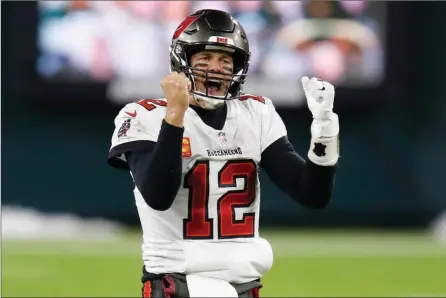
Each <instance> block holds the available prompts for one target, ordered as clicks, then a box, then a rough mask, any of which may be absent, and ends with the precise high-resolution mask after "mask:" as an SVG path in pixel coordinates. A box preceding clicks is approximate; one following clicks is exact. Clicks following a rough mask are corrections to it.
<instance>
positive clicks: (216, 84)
mask: <svg viewBox="0 0 446 298" xmlns="http://www.w3.org/2000/svg"><path fill="white" fill-rule="evenodd" d="M204 86H205V87H206V89H207V90H208V93H211V92H212V93H214V92H217V91H220V90H221V87H222V86H223V82H222V81H220V80H218V79H208V80H207V81H206V82H205V84H204Z"/></svg>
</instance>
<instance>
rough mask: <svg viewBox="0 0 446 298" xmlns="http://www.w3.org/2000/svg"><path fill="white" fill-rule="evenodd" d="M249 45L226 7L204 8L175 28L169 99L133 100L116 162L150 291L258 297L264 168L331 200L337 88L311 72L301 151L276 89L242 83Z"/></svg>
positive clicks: (122, 116)
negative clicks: (265, 91) (136, 224)
mask: <svg viewBox="0 0 446 298" xmlns="http://www.w3.org/2000/svg"><path fill="white" fill-rule="evenodd" d="M249 61H250V51H249V43H248V38H247V36H246V34H245V31H244V30H243V28H242V26H241V25H240V24H239V23H238V22H237V21H236V20H235V19H234V18H233V17H231V15H229V14H228V13H226V12H223V11H219V10H200V11H198V12H196V13H194V14H193V15H190V16H189V17H187V18H186V19H185V20H184V21H183V22H182V23H181V24H180V25H179V27H178V28H177V30H176V31H175V33H174V35H173V38H172V44H171V47H170V68H171V72H170V74H169V75H167V76H166V77H165V79H164V80H163V81H162V82H161V87H162V89H163V91H164V94H165V98H164V99H144V100H140V101H138V102H135V103H130V104H127V105H126V106H125V107H124V108H123V109H122V110H121V111H120V112H119V114H118V115H117V117H116V119H115V125H116V129H115V132H114V133H113V137H112V146H111V149H110V152H109V163H110V165H112V166H115V167H122V168H125V169H128V170H130V173H131V176H132V177H133V180H134V183H135V188H134V191H133V192H134V195H135V200H136V206H137V209H138V213H139V217H140V220H141V225H142V229H143V244H142V258H143V262H144V267H143V277H142V282H143V287H142V294H143V297H258V292H259V289H260V288H261V284H260V278H261V277H262V275H263V274H264V273H265V272H267V271H268V270H269V269H270V268H271V265H272V262H273V254H272V249H271V246H270V244H269V243H268V242H267V241H266V240H265V239H263V238H261V237H260V236H259V232H258V225H259V205H260V185H259V178H258V172H259V169H260V168H263V169H264V170H265V171H266V172H267V174H268V175H269V177H270V178H271V180H272V181H273V182H274V183H275V184H276V185H277V186H278V187H280V189H281V190H282V191H284V192H285V193H286V194H287V195H288V196H289V197H291V198H292V199H294V200H296V201H297V202H298V203H300V204H302V205H303V206H305V207H308V208H312V209H316V208H323V207H325V206H326V205H327V203H328V202H329V200H330V197H331V195H332V189H333V182H334V177H335V171H336V165H337V162H338V158H339V152H338V134H339V123H338V117H337V115H336V114H335V113H334V112H333V100H334V87H333V86H332V85H331V84H329V83H327V82H323V81H321V80H319V79H317V78H312V79H310V78H308V77H304V78H302V84H303V89H304V91H305V95H306V98H307V102H308V107H309V109H310V111H311V112H312V114H313V122H312V125H311V136H312V138H311V144H310V148H309V151H308V159H303V158H301V157H300V156H299V155H298V154H297V153H296V151H295V150H294V149H293V146H292V145H291V144H290V142H289V141H288V138H287V131H286V128H285V125H284V123H283V122H282V120H281V118H280V116H279V115H278V114H277V112H276V110H275V108H274V106H273V103H272V101H271V100H270V99H268V98H266V97H262V96H257V95H250V94H244V93H242V92H241V88H242V85H243V83H244V82H245V79H246V75H247V73H248V68H249Z"/></svg>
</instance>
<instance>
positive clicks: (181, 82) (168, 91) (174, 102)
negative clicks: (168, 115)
mask: <svg viewBox="0 0 446 298" xmlns="http://www.w3.org/2000/svg"><path fill="white" fill-rule="evenodd" d="M189 86H190V81H189V79H188V78H186V76H185V75H184V73H178V72H172V73H170V74H169V75H168V76H167V77H165V78H164V80H162V81H161V88H162V89H163V91H164V95H165V96H166V100H167V106H168V107H171V108H175V109H176V110H178V111H182V112H184V111H186V110H187V108H188V107H189Z"/></svg>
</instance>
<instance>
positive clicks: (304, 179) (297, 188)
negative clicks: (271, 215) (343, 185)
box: [261, 136, 337, 209]
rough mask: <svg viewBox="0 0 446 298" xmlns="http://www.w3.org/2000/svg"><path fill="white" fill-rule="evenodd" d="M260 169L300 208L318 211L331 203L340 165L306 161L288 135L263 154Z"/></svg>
mask: <svg viewBox="0 0 446 298" xmlns="http://www.w3.org/2000/svg"><path fill="white" fill-rule="evenodd" d="M261 166H262V168H263V169H264V170H265V172H266V173H267V174H268V176H269V177H270V179H271V180H272V181H273V182H274V184H276V185H277V186H278V187H279V188H280V189H281V190H282V191H283V192H285V193H286V194H287V195H288V196H290V197H291V198H293V199H294V200H295V201H297V202H298V203H300V204H301V205H303V206H305V207H307V208H310V209H319V208H323V207H325V206H326V205H327V204H328V202H329V201H330V198H331V196H332V192H333V185H334V180H335V174H336V168H337V166H336V165H335V166H319V165H317V164H315V163H313V162H311V161H310V160H307V161H305V160H304V159H303V158H302V157H300V156H299V154H297V153H296V151H295V150H294V148H293V145H292V144H291V143H290V142H289V141H288V138H287V137H286V136H284V137H282V138H280V139H278V140H277V141H275V142H274V143H272V144H271V145H270V146H269V147H268V148H266V149H265V150H264V151H263V153H262V156H261Z"/></svg>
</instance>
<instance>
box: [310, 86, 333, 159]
mask: <svg viewBox="0 0 446 298" xmlns="http://www.w3.org/2000/svg"><path fill="white" fill-rule="evenodd" d="M302 87H303V89H304V92H305V97H306V98H307V104H308V108H309V110H310V111H311V114H313V122H312V124H311V144H310V150H309V151H308V158H309V159H310V160H311V161H312V162H314V163H315V164H318V165H321V166H332V165H334V164H336V162H337V161H338V159H339V143H338V135H339V119H338V115H336V113H333V102H334V96H335V88H334V87H333V85H332V84H330V83H328V82H324V81H322V80H320V79H318V78H312V79H311V80H310V79H309V78H308V77H303V78H302Z"/></svg>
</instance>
